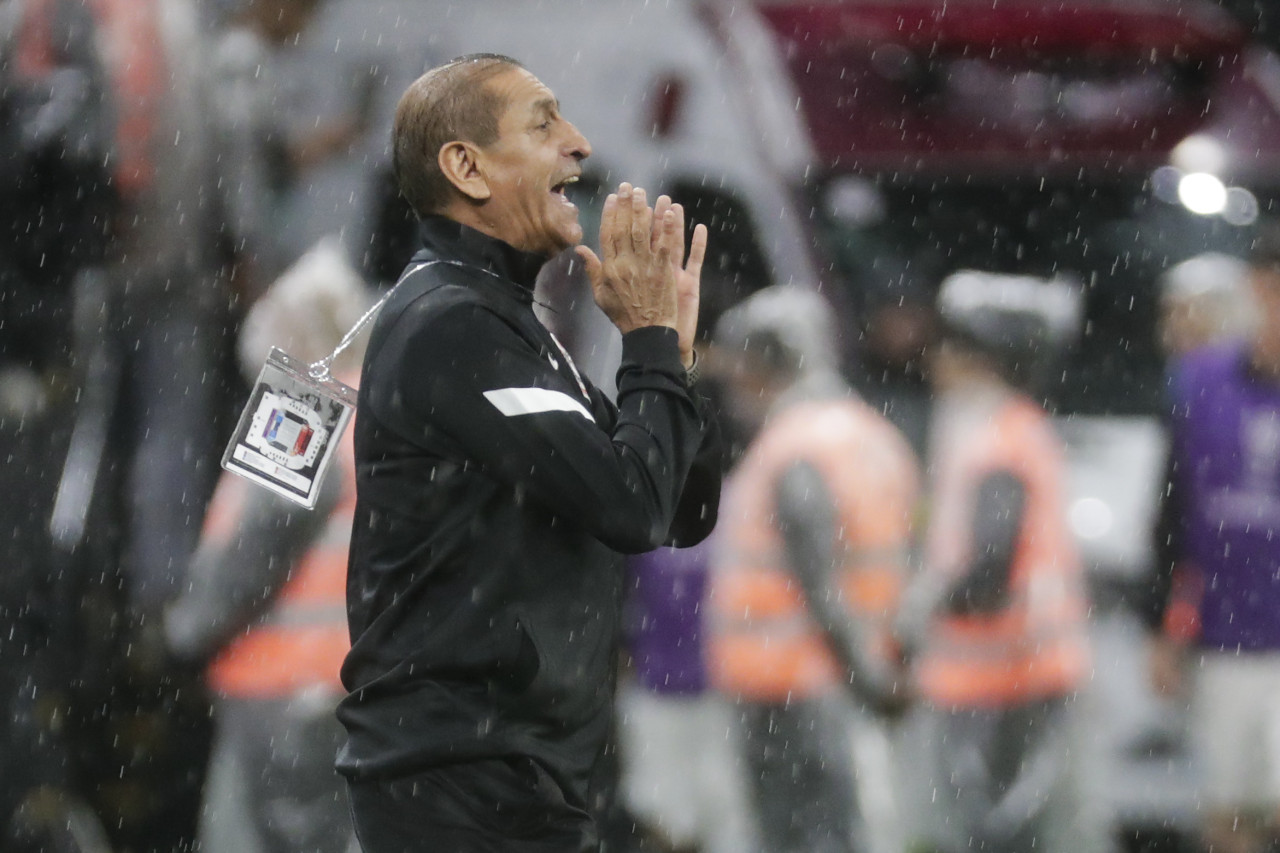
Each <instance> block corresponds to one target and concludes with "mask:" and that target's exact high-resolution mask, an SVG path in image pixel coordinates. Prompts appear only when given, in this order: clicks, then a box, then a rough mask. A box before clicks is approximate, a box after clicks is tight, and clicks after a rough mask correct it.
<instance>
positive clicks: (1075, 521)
mask: <svg viewBox="0 0 1280 853" xmlns="http://www.w3.org/2000/svg"><path fill="white" fill-rule="evenodd" d="M1070 517H1071V529H1072V530H1074V531H1075V532H1076V535H1077V536H1079V537H1080V538H1081V539H1101V538H1102V537H1103V536H1106V535H1107V534H1108V533H1110V532H1111V526H1112V525H1113V524H1114V523H1115V513H1113V512H1112V511H1111V507H1109V506H1107V503H1106V502H1105V501H1103V500H1102V499H1101V498H1081V499H1080V500H1078V501H1076V502H1075V503H1073V504H1072V505H1071V510H1070Z"/></svg>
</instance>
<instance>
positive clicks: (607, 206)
mask: <svg viewBox="0 0 1280 853" xmlns="http://www.w3.org/2000/svg"><path fill="white" fill-rule="evenodd" d="M600 253H601V254H602V255H604V256H605V257H606V258H612V257H615V256H616V255H617V254H618V196H617V194H616V193H609V195H608V196H606V197H605V200H604V209H603V210H601V211H600ZM593 254H594V253H593Z"/></svg>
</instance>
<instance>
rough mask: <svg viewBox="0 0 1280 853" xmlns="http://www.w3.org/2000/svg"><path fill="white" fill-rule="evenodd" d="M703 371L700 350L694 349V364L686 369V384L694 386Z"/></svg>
mask: <svg viewBox="0 0 1280 853" xmlns="http://www.w3.org/2000/svg"><path fill="white" fill-rule="evenodd" d="M701 373H702V365H701V364H699V363H698V351H697V350H694V351H693V364H691V365H689V366H688V367H686V368H685V369H684V384H685V385H687V386H689V387H690V388H692V387H693V386H694V383H696V382H697V381H698V376H700V375H701Z"/></svg>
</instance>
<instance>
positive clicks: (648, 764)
mask: <svg viewBox="0 0 1280 853" xmlns="http://www.w3.org/2000/svg"><path fill="white" fill-rule="evenodd" d="M714 538H715V534H712V536H711V537H710V538H708V539H707V540H705V541H703V542H702V543H700V544H698V545H695V546H693V547H690V548H671V547H662V548H658V549H656V550H654V551H650V552H648V553H646V554H637V555H636V556H634V557H631V558H630V559H628V561H627V579H628V583H627V606H626V609H625V610H624V613H625V615H626V620H625V621H626V626H627V642H626V651H627V655H628V659H629V660H630V668H629V670H628V671H627V672H625V673H624V677H623V679H622V680H621V684H620V687H619V697H618V706H619V711H618V714H619V723H618V737H619V753H620V754H619V758H620V763H621V786H620V787H621V800H622V802H623V804H624V805H625V806H626V808H627V810H628V813H629V814H630V815H631V816H632V817H633V818H634V819H635V820H636V822H637V823H639V824H640V826H642V827H643V828H644V832H643V836H644V837H645V838H646V843H647V844H648V845H650V846H647V847H641V848H640V849H645V850H648V849H656V850H660V851H667V853H743V851H750V850H754V849H756V842H755V839H754V828H753V822H752V820H751V814H750V808H749V805H748V801H747V797H746V786H745V784H744V781H745V778H746V777H745V775H744V772H743V769H742V767H741V764H740V760H739V757H738V756H737V754H736V751H735V750H734V749H733V746H732V744H733V743H734V739H733V737H732V736H731V735H732V730H733V718H732V711H731V709H730V708H728V707H727V705H726V704H725V703H724V701H723V700H722V697H721V696H720V695H719V694H718V693H717V692H716V691H715V690H714V689H712V687H711V684H710V683H709V679H708V677H707V667H706V661H705V654H706V632H707V629H706V625H705V624H704V623H705V612H706V592H707V582H708V574H709V566H708V563H709V559H710V554H711V550H712V546H713V541H714Z"/></svg>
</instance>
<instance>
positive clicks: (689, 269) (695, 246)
mask: <svg viewBox="0 0 1280 853" xmlns="http://www.w3.org/2000/svg"><path fill="white" fill-rule="evenodd" d="M706 256H707V226H705V225H703V224H702V223H698V224H697V225H696V226H694V229H693V239H692V240H691V241H689V262H688V263H687V264H685V265H684V271H685V272H686V273H688V274H689V275H691V276H693V277H694V278H696V279H699V280H701V278H702V261H703V259H704V258H706Z"/></svg>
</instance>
